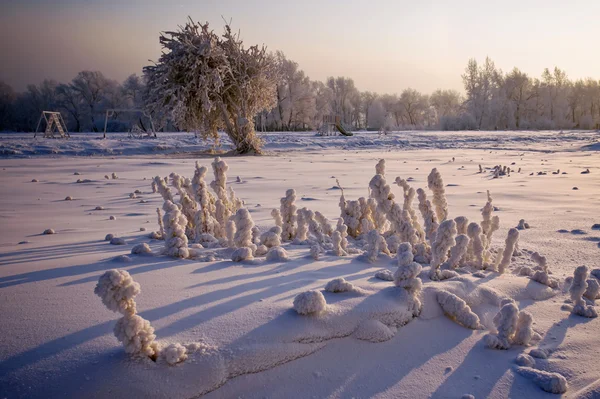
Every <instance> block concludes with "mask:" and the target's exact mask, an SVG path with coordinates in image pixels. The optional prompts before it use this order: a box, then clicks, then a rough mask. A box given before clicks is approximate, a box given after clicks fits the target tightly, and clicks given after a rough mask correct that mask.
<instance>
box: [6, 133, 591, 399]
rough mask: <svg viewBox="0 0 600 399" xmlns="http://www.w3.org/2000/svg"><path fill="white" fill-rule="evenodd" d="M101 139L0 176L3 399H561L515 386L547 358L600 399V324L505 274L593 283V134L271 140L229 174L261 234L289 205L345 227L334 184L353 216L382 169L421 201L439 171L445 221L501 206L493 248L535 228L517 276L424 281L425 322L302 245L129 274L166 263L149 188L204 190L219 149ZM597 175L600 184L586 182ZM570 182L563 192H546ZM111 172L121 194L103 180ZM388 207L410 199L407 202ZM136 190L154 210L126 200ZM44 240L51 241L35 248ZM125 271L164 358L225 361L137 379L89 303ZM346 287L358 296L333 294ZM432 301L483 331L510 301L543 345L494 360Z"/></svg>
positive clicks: (13, 146) (21, 142) (25, 150)
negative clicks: (176, 185)
mask: <svg viewBox="0 0 600 399" xmlns="http://www.w3.org/2000/svg"><path fill="white" fill-rule="evenodd" d="M111 136H112V135H111ZM115 136H117V135H115ZM90 137H94V136H91V135H74V137H73V138H72V139H71V140H64V141H63V140H43V139H36V140H33V139H32V138H31V135H23V134H1V137H0V145H1V148H0V153H1V154H3V155H2V156H3V157H5V158H6V159H0V167H2V187H3V190H2V192H1V193H0V218H1V220H2V229H0V315H1V317H2V320H1V323H0V394H1V395H0V396H1V397H7V398H17V397H27V398H47V397H99V398H100V397H101V398H105V397H114V398H121V397H169V398H188V397H196V396H198V395H199V394H200V393H202V392H206V391H210V392H209V393H208V394H206V397H209V398H237V397H242V398H263V397H268V398H322V397H336V398H337V397H339V398H349V397H356V398H368V397H380V398H422V397H423V398H424V397H435V398H461V397H462V396H463V395H466V394H471V395H473V396H474V397H475V398H484V397H491V398H505V397H513V398H543V397H550V396H555V395H551V394H549V393H546V392H544V391H542V390H541V389H540V388H539V387H538V386H537V385H535V384H534V383H533V382H532V381H531V380H529V379H527V378H525V377H523V376H521V375H519V374H517V373H515V371H514V370H515V367H516V364H515V358H516V357H517V355H519V354H521V353H529V351H530V349H532V348H538V347H539V348H544V349H546V350H548V351H549V352H550V356H549V358H548V359H535V360H536V365H535V367H536V368H538V369H541V370H546V371H552V372H558V373H560V374H562V375H563V376H565V377H566V379H567V381H568V383H569V390H568V391H567V393H566V394H565V395H564V397H569V398H571V397H572V398H579V397H583V398H597V397H600V360H599V357H598V352H599V351H600V339H599V337H600V319H598V318H596V319H586V318H582V317H579V316H574V315H571V314H570V313H569V312H568V311H565V310H561V307H562V306H563V305H564V302H565V300H566V299H567V298H568V297H569V294H568V292H566V291H565V290H564V289H562V288H561V289H557V290H552V289H550V288H548V287H545V286H543V285H541V284H538V283H536V282H533V281H531V280H529V279H528V278H527V277H523V276H517V275H515V274H513V273H512V270H513V269H514V268H515V267H517V266H521V265H531V261H530V260H529V257H528V256H527V255H528V254H530V253H531V252H533V251H537V252H539V253H540V254H542V255H544V256H546V257H547V259H548V266H549V269H550V270H551V271H552V272H553V274H552V276H553V277H555V278H557V279H559V280H560V281H561V283H563V282H564V279H565V278H566V277H567V276H572V275H573V270H574V269H575V267H577V266H580V265H587V266H589V267H590V268H591V269H597V268H599V267H600V262H598V253H599V251H600V248H599V247H598V245H599V243H600V231H599V230H594V229H592V225H593V224H595V223H600V218H599V217H598V215H597V212H596V211H595V210H596V209H599V208H600V195H599V194H600V180H599V179H598V175H599V174H600V159H599V158H598V152H597V150H598V149H599V147H598V146H599V145H598V139H599V138H600V134H599V133H597V132H564V133H558V132H466V133H454V132H398V133H393V134H391V135H389V136H386V137H379V136H377V134H374V133H360V134H357V135H355V136H354V137H351V138H345V137H315V135H314V133H270V134H266V135H265V136H264V137H265V141H266V149H267V151H268V152H269V153H270V154H269V155H267V156H263V157H228V158H226V161H227V163H228V164H229V179H228V180H229V184H230V185H231V186H232V187H233V188H234V189H235V191H236V193H237V194H238V195H239V196H240V197H241V198H242V199H243V200H244V201H245V203H246V207H247V208H248V209H249V210H250V214H251V216H252V218H253V219H254V221H255V222H256V224H257V225H258V226H260V227H261V229H263V230H266V229H268V228H269V227H271V226H273V221H272V218H271V216H270V211H271V209H272V208H278V207H279V204H280V202H279V199H280V198H281V197H283V196H284V195H285V191H286V189H288V188H294V189H295V190H296V192H297V195H298V200H297V205H298V206H299V207H304V206H305V207H308V208H310V209H312V210H314V211H320V212H322V213H323V214H324V215H325V216H327V217H328V218H329V219H330V220H335V219H337V217H339V213H340V212H339V208H338V202H339V196H340V190H339V189H337V187H336V178H337V179H338V180H339V182H340V184H341V185H342V186H343V187H344V190H345V195H346V197H347V198H349V199H357V198H358V197H360V196H367V195H368V193H367V189H368V183H369V181H370V180H371V178H372V176H373V175H374V173H375V164H376V163H377V161H378V160H379V159H381V158H385V159H386V161H387V164H386V176H389V180H390V181H393V179H394V178H395V177H396V176H401V177H402V178H405V179H406V178H409V177H411V178H413V179H412V180H411V181H410V184H411V185H412V186H413V187H414V188H418V187H423V188H425V189H426V187H427V175H428V174H429V172H430V171H431V169H432V168H434V167H435V168H437V169H438V170H439V171H440V172H441V174H442V177H443V179H444V183H445V185H446V187H445V189H446V195H447V199H448V203H449V210H450V216H451V217H456V216H459V215H464V216H467V217H468V218H469V219H470V220H474V221H480V220H481V208H482V207H483V205H484V204H485V202H486V190H490V192H491V194H492V196H493V198H494V202H493V204H494V205H495V206H496V207H497V208H498V209H497V211H496V212H495V214H496V215H498V216H499V217H500V230H499V231H498V232H497V233H496V234H495V235H494V241H493V244H494V245H495V246H498V247H500V246H502V245H503V243H504V239H505V238H506V236H507V231H508V229H509V228H511V227H515V226H517V224H518V222H519V220H520V219H526V221H527V222H528V223H529V225H530V226H531V228H530V229H528V230H521V231H520V234H521V236H520V241H519V242H520V249H521V250H522V251H523V255H522V256H520V257H515V262H514V263H513V265H512V266H511V270H510V271H508V272H507V273H506V274H503V275H498V274H495V273H486V274H485V277H483V278H481V277H476V276H473V275H471V274H466V275H461V276H460V277H458V278H454V279H450V280H446V281H443V282H432V281H429V279H428V278H427V271H428V270H427V269H428V268H426V269H425V271H424V272H423V273H422V274H421V277H422V278H423V281H424V291H423V295H422V301H423V303H424V306H423V311H422V312H421V314H420V316H419V317H417V318H415V319H412V317H411V316H410V315H409V314H407V310H406V298H404V297H402V295H399V294H398V288H396V287H394V285H393V283H392V282H387V281H382V280H378V279H375V278H373V276H374V275H375V273H376V272H377V271H378V270H381V269H382V268H389V269H390V270H392V271H394V270H395V269H396V263H395V261H394V260H392V259H387V258H385V257H384V256H382V257H380V258H379V259H378V260H377V262H376V263H374V264H370V263H367V262H365V261H364V260H361V259H360V257H357V256H356V255H351V256H347V257H337V256H333V255H323V256H322V258H321V259H320V260H318V261H314V260H313V259H312V258H311V257H310V256H309V247H308V246H302V245H291V244H284V247H285V248H286V250H287V251H288V253H289V255H290V258H291V260H290V261H288V262H267V261H265V260H264V258H263V259H261V260H256V261H252V262H246V263H233V262H231V261H229V260H218V261H214V262H198V261H193V260H176V259H172V258H167V257H163V256H140V255H131V254H130V252H131V248H132V247H133V245H135V244H138V243H143V242H146V243H148V244H149V245H150V247H151V248H152V249H153V252H158V251H159V250H160V249H161V248H162V246H163V245H164V243H163V242H162V241H156V240H151V239H149V238H148V233H150V232H151V231H153V230H157V229H158V226H157V222H156V212H155V209H156V208H157V207H159V206H161V205H162V198H161V197H160V196H159V195H158V194H152V190H151V188H150V182H151V178H152V177H153V176H156V175H160V176H167V175H168V174H169V173H171V172H177V173H179V174H181V175H184V176H188V177H191V176H192V175H193V170H194V162H195V161H196V160H197V159H199V160H200V162H201V163H202V164H204V165H206V166H207V167H208V168H209V170H210V162H211V161H212V158H211V157H209V156H208V155H206V154H205V152H206V151H207V150H208V149H209V148H210V146H207V145H206V144H203V143H202V142H201V141H200V140H199V139H194V138H193V136H191V135H184V134H162V135H161V134H159V138H158V139H155V140H132V139H127V138H125V136H123V135H122V136H120V137H121V139H114V138H109V139H107V140H100V139H98V138H99V137H98V136H96V137H95V138H92V139H90ZM161 146H162V147H161ZM121 155H123V156H121ZM453 158H454V162H452V159H453ZM479 164H481V165H482V166H483V167H492V166H494V165H496V164H502V165H508V166H510V167H511V168H513V169H519V168H521V172H520V173H512V174H511V176H510V177H507V176H503V177H501V178H498V179H492V178H491V175H490V174H489V173H483V174H480V173H478V171H479V166H478V165H479ZM588 168H589V170H590V173H589V174H581V172H582V171H584V170H586V169H588ZM558 169H560V174H552V172H553V171H557V170H558ZM75 172H77V173H78V175H74V173H75ZM113 172H115V173H116V174H117V175H118V179H109V180H106V179H105V178H104V176H105V175H109V176H110V175H111V173H113ZM538 172H547V174H545V175H538ZM563 172H566V174H563ZM238 176H239V177H240V179H241V182H236V180H237V179H236V178H237V177H238ZM32 179H37V180H38V181H37V182H32ZM78 179H81V180H83V179H89V180H90V181H89V182H86V183H76V181H77V180H78ZM207 179H208V180H209V181H210V180H212V176H210V173H209V176H208V177H207ZM575 187H577V189H574V188H575ZM392 189H393V191H394V192H395V193H396V195H397V197H401V191H400V188H399V187H397V186H395V185H394V186H393V187H392ZM134 190H140V191H141V192H142V194H139V195H138V198H136V199H130V198H129V194H130V193H132V192H134ZM67 196H71V197H72V198H73V200H72V201H66V200H65V198H66V197H67ZM142 199H143V200H145V201H147V202H145V203H142V202H140V200H142ZM97 206H102V207H104V210H95V208H96V207H97ZM415 207H416V204H415ZM110 216H114V217H115V220H110V218H109V217H110ZM596 218H598V219H596ZM49 228H52V229H54V230H55V231H56V233H57V234H54V235H42V234H41V233H42V232H43V231H44V230H46V229H49ZM141 228H145V229H146V231H140V229H141ZM108 233H113V234H115V235H117V236H119V237H122V238H124V239H125V242H126V244H125V245H110V244H109V243H108V242H106V241H104V237H105V235H106V234H108ZM207 251H209V250H207ZM121 255H127V256H126V257H123V256H121ZM115 268H118V269H123V270H127V271H128V272H129V273H130V274H131V275H132V277H133V279H134V280H135V281H137V282H139V283H140V285H141V289H142V292H141V294H139V295H138V296H137V297H136V302H137V310H138V313H139V314H140V315H141V316H142V317H144V318H145V319H148V320H149V321H150V322H151V323H152V325H153V326H154V328H155V329H156V335H157V340H159V341H160V342H161V343H164V344H168V343H175V342H185V343H189V342H203V343H206V344H209V345H211V346H214V347H217V348H219V351H218V355H214V354H213V355H209V356H206V357H195V358H192V359H191V361H187V362H185V363H183V364H179V365H176V366H172V367H167V366H164V365H159V364H155V363H153V362H151V361H150V360H147V361H140V360H131V359H130V358H129V357H128V356H127V355H126V354H125V352H124V350H123V347H122V346H121V345H120V344H119V342H118V341H117V339H116V338H115V336H114V335H113V327H114V325H115V322H116V319H117V318H118V317H119V316H118V315H117V314H115V313H112V312H110V311H108V310H107V309H106V308H105V307H104V306H103V305H102V303H101V301H100V299H99V298H98V297H97V296H96V295H94V292H93V291H94V287H95V285H96V282H97V280H98V278H99V276H100V275H101V274H102V273H104V272H105V271H106V270H110V269H115ZM338 277H344V278H345V279H346V280H347V281H349V282H351V283H352V284H354V285H355V286H356V287H358V290H356V291H355V292H346V293H330V292H324V287H325V285H326V284H327V282H329V281H330V280H332V279H334V278H338ZM439 288H443V289H445V290H447V291H450V292H453V293H455V294H457V295H459V296H460V297H462V298H463V299H465V301H466V302H467V303H468V304H469V305H470V306H471V308H472V310H473V311H474V312H475V313H476V314H477V315H478V316H479V319H480V320H481V322H482V323H483V324H484V325H485V326H486V327H487V328H491V327H492V326H493V323H492V319H493V317H494V315H495V314H496V313H497V311H498V303H497V302H498V299H499V298H502V297H506V296H507V297H511V298H514V299H515V300H516V302H517V304H518V306H519V308H520V309H521V310H523V309H526V310H527V311H528V312H530V313H531V314H532V316H533V319H534V324H533V328H534V330H535V331H536V332H537V333H539V334H540V335H541V339H540V340H539V341H535V342H534V344H533V346H531V347H523V346H513V347H512V348H511V349H509V350H506V351H504V350H492V349H488V348H486V347H485V343H484V339H483V337H484V336H485V334H487V332H488V331H485V330H470V329H467V328H464V327H462V326H460V325H458V324H456V323H454V322H453V321H451V320H450V319H448V318H447V317H445V316H444V314H443V312H442V310H441V308H440V307H439V305H438V304H437V302H436V301H435V299H434V296H435V295H434V293H435V290H436V289H439ZM312 289H314V290H319V291H323V294H324V296H325V298H326V301H327V303H328V309H327V311H326V313H325V314H324V315H322V316H320V317H313V316H309V317H306V316H299V315H297V314H296V313H295V312H294V311H293V310H292V305H293V301H294V297H295V296H296V295H297V294H298V293H300V292H303V291H307V290H312ZM596 309H599V308H598V306H597V307H596ZM368 320H379V321H382V322H383V323H384V324H386V325H387V326H388V327H386V328H388V330H385V331H384V333H385V334H383V335H384V336H385V335H386V334H388V331H391V338H390V339H389V340H387V341H384V342H377V343H375V342H370V341H368V340H364V338H365V329H366V330H367V331H366V336H367V337H369V336H371V335H370V334H374V336H375V338H376V339H374V340H378V338H381V336H382V335H381V331H379V330H377V329H376V328H375V330H376V331H375V332H373V330H374V329H373V328H372V327H373V325H372V324H369V323H370V322H367V321H368ZM406 322H408V323H407V324H405V323H406ZM404 324H405V325H404ZM369 328H370V329H369ZM359 338H363V339H359ZM386 338H389V336H388V337H386Z"/></svg>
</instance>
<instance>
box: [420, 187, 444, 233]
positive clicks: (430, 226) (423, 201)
mask: <svg viewBox="0 0 600 399" xmlns="http://www.w3.org/2000/svg"><path fill="white" fill-rule="evenodd" d="M417 196H418V199H419V211H420V212H421V216H423V222H424V226H425V236H426V237H427V239H429V240H431V239H432V238H433V237H434V235H435V233H436V231H437V229H438V226H439V223H438V218H437V216H436V215H435V212H434V211H433V207H432V206H431V202H430V201H429V200H428V199H427V194H426V193H425V190H423V189H422V188H419V189H417Z"/></svg>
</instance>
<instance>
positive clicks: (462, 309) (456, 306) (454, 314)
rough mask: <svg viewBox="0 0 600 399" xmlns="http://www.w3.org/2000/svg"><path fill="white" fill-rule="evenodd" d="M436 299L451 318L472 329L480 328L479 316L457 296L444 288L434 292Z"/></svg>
mask: <svg viewBox="0 0 600 399" xmlns="http://www.w3.org/2000/svg"><path fill="white" fill-rule="evenodd" d="M436 300H437V302H438V304H439V305H440V306H441V308H442V310H443V311H444V314H445V315H446V316H448V317H449V318H450V319H451V320H453V321H455V322H456V323H458V324H460V325H462V326H463V327H467V328H470V329H472V330H479V329H481V323H480V322H479V317H478V316H477V315H476V314H475V313H473V311H472V310H471V308H470V307H469V305H467V303H466V302H465V301H463V300H462V299H461V298H459V297H458V296H456V295H454V294H452V293H451V292H448V291H445V290H438V291H437V292H436Z"/></svg>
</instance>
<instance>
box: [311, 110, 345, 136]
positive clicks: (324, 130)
mask: <svg viewBox="0 0 600 399" xmlns="http://www.w3.org/2000/svg"><path fill="white" fill-rule="evenodd" d="M336 131H337V132H340V133H341V134H342V135H344V136H353V133H352V132H350V131H348V130H346V129H345V128H344V126H342V118H340V117H339V116H337V115H323V124H322V125H321V127H320V128H319V135H321V136H333V135H334V134H335V133H336Z"/></svg>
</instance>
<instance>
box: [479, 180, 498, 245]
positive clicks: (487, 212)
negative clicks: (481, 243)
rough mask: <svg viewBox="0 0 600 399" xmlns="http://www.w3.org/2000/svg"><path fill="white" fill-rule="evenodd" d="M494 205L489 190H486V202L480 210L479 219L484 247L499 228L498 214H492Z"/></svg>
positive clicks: (490, 241)
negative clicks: (484, 238)
mask: <svg viewBox="0 0 600 399" xmlns="http://www.w3.org/2000/svg"><path fill="white" fill-rule="evenodd" d="M493 211H494V206H493V205H492V196H491V195H490V191H489V190H488V192H487V202H486V204H485V206H484V207H483V209H482V210H481V215H482V216H483V220H482V221H481V231H482V233H483V235H484V236H485V237H486V240H485V247H486V248H487V247H489V246H490V244H491V243H492V235H493V234H494V232H496V231H497V230H498V229H499V228H500V218H499V217H498V216H492V212H493Z"/></svg>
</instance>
